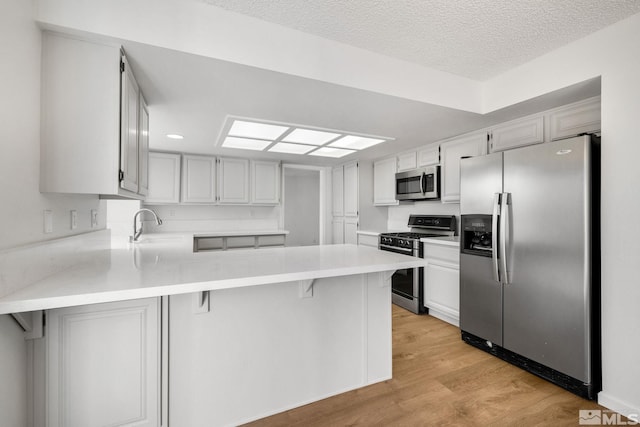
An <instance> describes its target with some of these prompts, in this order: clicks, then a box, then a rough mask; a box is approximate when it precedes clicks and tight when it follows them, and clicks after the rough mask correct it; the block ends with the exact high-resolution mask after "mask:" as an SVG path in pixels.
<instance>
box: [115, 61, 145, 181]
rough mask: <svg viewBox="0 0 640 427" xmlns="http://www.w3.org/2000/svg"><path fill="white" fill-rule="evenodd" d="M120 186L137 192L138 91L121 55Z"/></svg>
mask: <svg viewBox="0 0 640 427" xmlns="http://www.w3.org/2000/svg"><path fill="white" fill-rule="evenodd" d="M122 62H123V63H124V71H123V72H122V77H121V78H122V89H121V90H122V93H121V102H122V106H121V110H120V114H121V125H120V132H121V133H122V135H121V137H120V171H121V173H122V175H121V180H120V187H122V188H124V189H125V190H129V191H132V192H134V193H137V192H138V107H139V97H140V91H139V89H138V84H137V83H136V80H135V78H134V77H133V73H132V72H131V67H130V66H129V63H128V62H127V58H126V57H124V56H123V57H122Z"/></svg>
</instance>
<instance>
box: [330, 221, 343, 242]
mask: <svg viewBox="0 0 640 427" xmlns="http://www.w3.org/2000/svg"><path fill="white" fill-rule="evenodd" d="M331 226H332V228H333V244H334V245H341V244H343V243H344V217H333V221H332V222H331Z"/></svg>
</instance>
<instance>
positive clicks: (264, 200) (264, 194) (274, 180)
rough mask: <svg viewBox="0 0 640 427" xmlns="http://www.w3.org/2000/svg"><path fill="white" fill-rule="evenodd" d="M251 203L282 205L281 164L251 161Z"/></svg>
mask: <svg viewBox="0 0 640 427" xmlns="http://www.w3.org/2000/svg"><path fill="white" fill-rule="evenodd" d="M251 184H252V185H251V203H255V204H261V205H277V204H279V203H280V163H279V162H269V161H259V160H252V161H251Z"/></svg>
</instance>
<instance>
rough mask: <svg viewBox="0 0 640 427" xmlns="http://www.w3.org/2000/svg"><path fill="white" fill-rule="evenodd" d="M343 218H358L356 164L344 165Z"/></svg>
mask: <svg viewBox="0 0 640 427" xmlns="http://www.w3.org/2000/svg"><path fill="white" fill-rule="evenodd" d="M344 216H350V217H354V216H358V163H356V162H354V163H349V164H346V165H344Z"/></svg>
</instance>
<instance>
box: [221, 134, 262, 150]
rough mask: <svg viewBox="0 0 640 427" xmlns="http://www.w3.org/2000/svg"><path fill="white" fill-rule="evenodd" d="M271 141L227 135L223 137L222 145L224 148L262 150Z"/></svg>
mask: <svg viewBox="0 0 640 427" xmlns="http://www.w3.org/2000/svg"><path fill="white" fill-rule="evenodd" d="M272 142H273V141H265V140H263V139H251V138H236V137H233V136H228V137H226V138H225V139H224V142H223V143H222V146H223V147H225V148H241V149H243V150H256V151H262V150H264V149H265V148H267V147H268V146H269V144H271V143H272Z"/></svg>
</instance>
